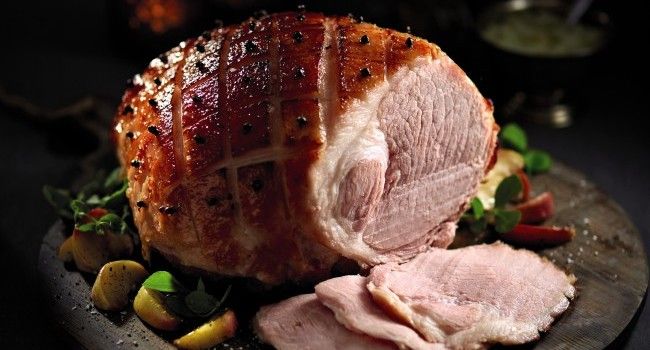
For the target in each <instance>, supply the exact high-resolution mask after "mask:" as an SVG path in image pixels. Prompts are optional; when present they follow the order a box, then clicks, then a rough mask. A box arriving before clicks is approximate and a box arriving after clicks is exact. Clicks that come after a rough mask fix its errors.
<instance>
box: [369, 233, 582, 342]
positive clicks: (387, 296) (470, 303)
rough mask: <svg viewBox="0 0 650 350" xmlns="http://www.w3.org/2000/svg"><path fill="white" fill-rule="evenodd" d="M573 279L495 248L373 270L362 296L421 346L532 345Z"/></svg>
mask: <svg viewBox="0 0 650 350" xmlns="http://www.w3.org/2000/svg"><path fill="white" fill-rule="evenodd" d="M574 279H575V278H574V277H573V276H567V274H565V273H564V272H562V271H561V270H559V269H558V268H557V267H555V266H554V265H553V264H552V263H551V262H549V261H547V260H545V259H543V258H541V257H539V256H537V255H535V254H534V253H533V252H530V251H525V250H514V249H512V248H511V247H509V246H507V245H505V244H503V243H494V244H491V245H478V246H471V247H466V248H461V249H454V250H443V249H431V250H430V251H428V252H426V253H422V254H420V255H418V256H417V257H416V258H415V259H413V260H412V261H410V262H408V263H405V264H402V265H397V264H393V263H391V264H387V265H381V266H377V267H375V268H373V269H372V271H371V273H370V276H369V277H368V281H369V283H368V290H369V291H370V293H371V294H372V296H373V299H374V300H375V302H376V303H377V304H378V305H379V306H380V307H381V308H382V309H383V310H384V311H386V312H387V313H389V314H390V315H392V316H393V317H394V318H396V319H399V320H402V322H404V323H405V324H408V325H410V326H411V327H413V328H414V329H416V330H417V331H418V332H419V333H420V334H421V335H423V336H424V337H425V338H426V339H427V340H429V341H431V342H438V343H444V344H446V346H448V347H449V348H452V349H470V348H481V347H483V346H484V345H486V344H491V343H502V344H522V343H525V342H528V341H531V340H534V339H537V338H538V337H539V332H540V331H545V330H547V329H548V328H549V327H550V325H551V323H552V322H553V319H554V318H555V317H556V316H558V315H560V314H561V313H562V312H564V311H565V310H566V309H567V307H568V306H569V300H570V299H571V298H573V297H574V294H575V288H574V286H573V282H574Z"/></svg>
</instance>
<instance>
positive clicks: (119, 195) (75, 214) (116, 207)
mask: <svg viewBox="0 0 650 350" xmlns="http://www.w3.org/2000/svg"><path fill="white" fill-rule="evenodd" d="M121 174H122V170H121V168H117V169H115V170H113V171H112V172H111V173H110V174H109V175H108V176H105V174H104V172H103V171H100V172H98V173H97V174H96V175H95V177H94V178H93V179H92V180H91V181H89V182H88V183H86V184H85V185H84V186H82V187H81V189H80V190H79V192H78V193H77V194H76V195H75V196H73V195H72V194H71V193H70V191H68V190H63V189H57V188H54V187H52V186H44V187H43V195H44V196H45V199H46V200H47V201H48V203H50V205H52V207H54V209H55V210H56V213H57V214H58V215H59V216H60V217H61V218H63V219H66V220H73V221H74V225H75V228H76V229H77V230H79V231H81V232H94V233H97V234H100V235H103V234H105V233H107V232H109V231H110V232H113V233H125V232H130V228H129V224H128V223H127V222H128V221H127V220H128V219H129V217H130V215H131V211H130V209H129V206H128V202H127V198H126V190H127V188H128V183H127V181H126V180H125V179H123V178H122V176H121ZM94 209H95V210H96V209H102V210H103V213H104V214H103V215H102V216H101V217H97V216H98V215H96V216H93V215H90V212H91V211H92V210H94Z"/></svg>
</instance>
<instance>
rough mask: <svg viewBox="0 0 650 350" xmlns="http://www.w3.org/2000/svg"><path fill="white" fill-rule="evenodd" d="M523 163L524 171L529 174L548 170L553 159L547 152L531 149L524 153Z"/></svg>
mask: <svg viewBox="0 0 650 350" xmlns="http://www.w3.org/2000/svg"><path fill="white" fill-rule="evenodd" d="M524 163H525V164H526V171H528V172H529V173H531V174H538V173H544V172H547V171H549V169H551V165H552V164H553V161H552V160H551V156H550V155H549V154H548V153H546V152H544V151H540V150H536V149H531V150H529V151H528V152H526V154H524Z"/></svg>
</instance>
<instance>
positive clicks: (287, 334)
mask: <svg viewBox="0 0 650 350" xmlns="http://www.w3.org/2000/svg"><path fill="white" fill-rule="evenodd" d="M253 326H254V327H255V331H256V333H257V334H258V336H259V337H260V338H261V339H262V340H263V341H264V342H266V343H269V344H271V345H273V346H274V347H275V348H277V349H279V350H294V349H295V350H329V349H335V350H344V349H351V350H369V349H377V350H389V349H391V350H394V349H397V347H396V346H395V345H393V344H392V343H389V342H385V341H381V340H378V339H374V338H371V337H369V336H367V335H363V334H361V333H354V332H352V331H350V330H348V329H346V328H345V327H343V326H342V325H341V324H339V323H338V322H337V321H336V319H335V318H334V314H333V313H332V311H330V310H329V309H328V308H327V307H325V306H323V304H321V303H320V301H318V298H317V297H316V295H315V294H304V295H299V296H296V297H293V298H290V299H287V300H285V301H282V302H280V303H278V304H275V305H270V306H265V307H263V308H262V309H261V310H260V311H259V312H258V313H257V315H256V316H255V320H254V321H253Z"/></svg>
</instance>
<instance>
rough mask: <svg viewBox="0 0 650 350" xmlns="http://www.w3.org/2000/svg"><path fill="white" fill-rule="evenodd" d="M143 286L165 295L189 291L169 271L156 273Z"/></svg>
mask: <svg viewBox="0 0 650 350" xmlns="http://www.w3.org/2000/svg"><path fill="white" fill-rule="evenodd" d="M142 286H143V287H146V288H149V289H153V290H157V291H159V292H164V293H176V292H181V291H186V290H187V289H186V288H185V287H184V286H183V285H182V284H181V283H180V282H178V280H176V278H174V276H173V275H172V274H171V273H169V272H167V271H156V272H154V273H152V274H151V276H149V277H148V278H147V279H146V280H144V282H142Z"/></svg>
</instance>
